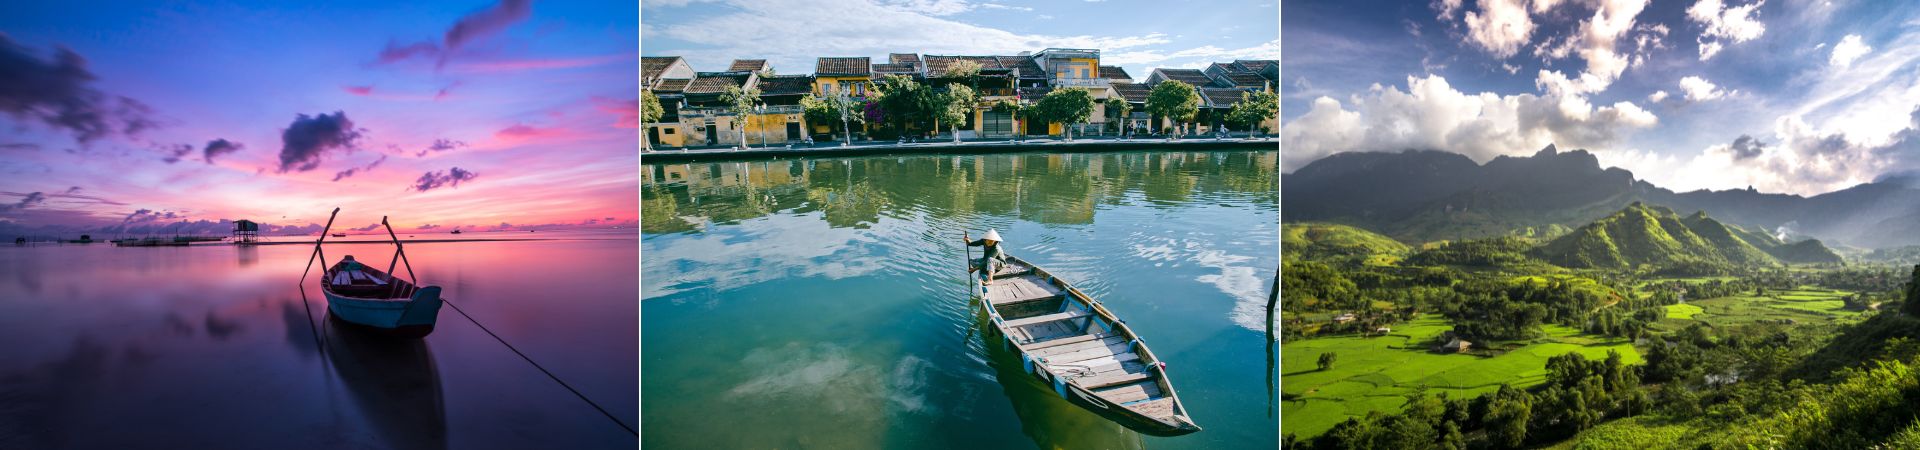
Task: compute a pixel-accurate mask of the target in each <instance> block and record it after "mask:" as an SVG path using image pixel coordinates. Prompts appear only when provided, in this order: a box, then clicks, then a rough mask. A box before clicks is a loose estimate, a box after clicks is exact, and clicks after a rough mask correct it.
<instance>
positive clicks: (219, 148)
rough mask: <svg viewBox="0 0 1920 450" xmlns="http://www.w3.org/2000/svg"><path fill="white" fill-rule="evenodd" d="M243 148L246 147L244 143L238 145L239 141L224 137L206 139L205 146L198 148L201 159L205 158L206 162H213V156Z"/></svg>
mask: <svg viewBox="0 0 1920 450" xmlns="http://www.w3.org/2000/svg"><path fill="white" fill-rule="evenodd" d="M244 148H247V147H246V146H244V145H240V143H238V142H233V141H229V140H226V139H214V140H211V141H207V146H206V148H203V149H201V150H200V155H201V156H200V157H201V158H202V159H205V160H206V161H207V164H213V157H215V156H220V155H225V154H228V153H233V152H237V151H240V150H241V149H244Z"/></svg>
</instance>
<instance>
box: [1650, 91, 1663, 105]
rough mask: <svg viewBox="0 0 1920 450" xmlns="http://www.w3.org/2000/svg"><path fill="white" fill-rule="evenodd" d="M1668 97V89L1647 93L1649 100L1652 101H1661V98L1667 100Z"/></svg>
mask: <svg viewBox="0 0 1920 450" xmlns="http://www.w3.org/2000/svg"><path fill="white" fill-rule="evenodd" d="M1666 99H1667V91H1664V90H1662V91H1653V93H1652V94H1649V95H1647V101H1648V102H1652V103H1660V101H1661V100H1666Z"/></svg>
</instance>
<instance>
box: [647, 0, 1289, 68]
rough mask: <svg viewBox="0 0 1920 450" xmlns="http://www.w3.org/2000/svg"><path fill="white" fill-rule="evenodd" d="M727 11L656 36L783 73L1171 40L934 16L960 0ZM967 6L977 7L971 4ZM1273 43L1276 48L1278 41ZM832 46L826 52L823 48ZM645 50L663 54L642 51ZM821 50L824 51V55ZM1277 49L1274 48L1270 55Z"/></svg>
mask: <svg viewBox="0 0 1920 450" xmlns="http://www.w3.org/2000/svg"><path fill="white" fill-rule="evenodd" d="M724 3H726V6H725V7H724V8H717V9H721V10H725V11H726V12H725V13H723V14H720V15H718V16H715V17H709V18H704V19H702V20H698V21H691V22H689V23H676V24H671V25H664V24H654V25H655V26H654V32H655V34H656V35H657V36H659V37H665V38H672V39H676V40H682V41H687V42H689V43H692V44H694V45H698V46H699V47H698V48H699V49H698V50H671V49H669V50H664V51H672V52H679V53H682V54H683V56H686V57H687V58H688V60H689V61H688V62H690V63H692V64H693V65H694V69H695V70H718V68H720V67H725V66H726V64H727V63H728V62H729V61H731V60H733V59H735V58H767V59H770V60H773V61H774V67H775V68H778V69H780V71H781V72H785V73H800V72H810V71H812V69H813V62H814V58H817V57H820V56H840V55H884V54H887V53H889V52H900V51H915V52H920V53H930V54H961V55H979V54H1002V55H1011V54H1015V53H1018V52H1020V51H1031V50H1034V49H1040V48H1047V47H1065V48H1098V49H1101V50H1103V51H1105V52H1126V51H1129V50H1134V49H1138V48H1141V47H1144V46H1149V45H1158V44H1165V43H1168V42H1171V39H1170V38H1169V37H1168V36H1167V35H1165V34H1161V33H1147V34H1142V35H1133V36H1089V35H1079V36H1057V35H1044V34H1020V33H1013V32H1009V31H1006V30H1001V29H995V28H989V27H983V26H979V25H973V24H968V23H963V22H959V21H955V20H949V19H948V18H943V17H934V15H936V14H939V13H946V12H948V11H952V10H955V9H957V8H958V6H955V5H958V4H961V3H958V2H932V1H919V2H904V3H898V2H897V3H891V4H877V3H872V2H869V1H865V0H758V1H754V0H727V1H725V2H724ZM964 5H965V6H967V7H969V8H972V7H974V5H973V4H971V3H965V4H964ZM1276 48H1277V45H1276ZM823 49H831V50H823ZM643 51H644V52H646V53H648V54H666V53H661V51H659V50H655V49H653V48H647V49H644V50H643ZM823 52H824V53H823ZM1274 53H1275V54H1278V51H1277V50H1276V51H1275V52H1274Z"/></svg>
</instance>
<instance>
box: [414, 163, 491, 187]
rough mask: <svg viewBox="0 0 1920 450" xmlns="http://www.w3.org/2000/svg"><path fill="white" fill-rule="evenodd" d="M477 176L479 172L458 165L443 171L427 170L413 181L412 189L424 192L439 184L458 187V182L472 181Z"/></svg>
mask: <svg viewBox="0 0 1920 450" xmlns="http://www.w3.org/2000/svg"><path fill="white" fill-rule="evenodd" d="M479 177H480V174H477V173H473V172H469V171H466V170H464V169H461V168H459V167H455V168H453V169H449V170H447V171H445V172H427V173H426V174H425V175H421V176H420V179H419V180H415V181H414V185H413V190H415V191H420V192H426V191H430V190H433V189H436V188H439V187H440V186H446V187H460V182H463V181H472V180H473V179H474V178H479Z"/></svg>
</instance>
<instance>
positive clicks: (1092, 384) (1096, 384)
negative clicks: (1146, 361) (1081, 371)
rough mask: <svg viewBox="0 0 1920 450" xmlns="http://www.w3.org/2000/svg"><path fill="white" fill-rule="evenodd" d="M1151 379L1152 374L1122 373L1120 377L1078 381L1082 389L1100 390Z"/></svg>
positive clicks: (1092, 378) (1112, 376)
mask: <svg viewBox="0 0 1920 450" xmlns="http://www.w3.org/2000/svg"><path fill="white" fill-rule="evenodd" d="M1150 379H1153V373H1152V372H1137V373H1121V374H1118V375H1108V376H1097V377H1088V378H1081V379H1079V380H1078V381H1079V382H1080V387H1083V388H1087V389H1100V388H1104V387H1109V386H1119V385H1122V384H1127V383H1137V382H1141V381H1146V380H1150Z"/></svg>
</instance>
